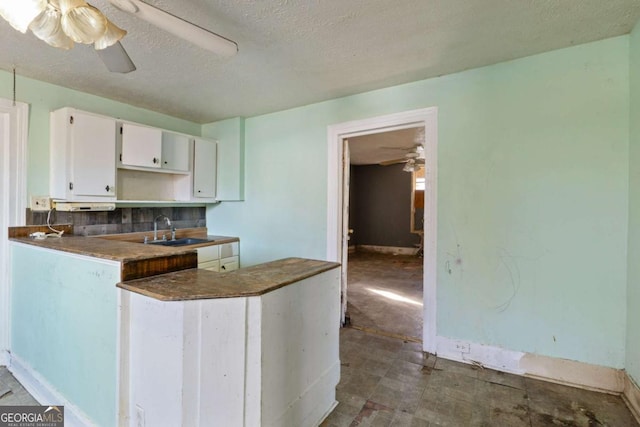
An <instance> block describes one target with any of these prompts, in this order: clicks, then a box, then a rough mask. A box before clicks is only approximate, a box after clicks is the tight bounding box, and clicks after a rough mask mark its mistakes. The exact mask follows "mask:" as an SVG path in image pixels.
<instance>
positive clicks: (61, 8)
mask: <svg viewBox="0 0 640 427" xmlns="http://www.w3.org/2000/svg"><path fill="white" fill-rule="evenodd" d="M109 2H110V3H111V4H113V5H114V6H115V7H116V8H118V9H119V10H121V11H124V12H127V13H130V14H132V15H134V16H136V17H138V18H140V19H142V20H144V21H147V22H149V23H150V24H152V25H155V26H156V27H158V28H160V29H162V30H164V31H167V32H169V33H171V34H173V35H174V36H176V37H179V38H182V39H184V40H186V41H188V42H190V43H193V44H195V45H196V46H199V47H201V48H203V49H206V50H209V51H211V52H213V53H216V54H218V55H222V56H232V55H235V54H236V53H237V52H238V45H237V44H236V43H235V42H234V41H232V40H229V39H227V38H225V37H222V36H220V35H218V34H216V33H213V32H211V31H209V30H206V29H204V28H202V27H199V26H197V25H195V24H193V23H191V22H188V21H185V20H184V19H182V18H180V17H177V16H175V15H172V14H170V13H168V12H165V11H164V10H162V9H158V8H157V7H155V6H151V5H150V4H148V3H145V2H143V1H141V0H109ZM0 16H2V17H3V18H4V19H5V20H7V21H8V22H9V23H10V24H11V26H12V27H14V28H15V29H17V30H18V31H20V32H22V33H25V32H26V31H27V29H30V30H31V31H32V32H33V33H34V34H35V36H36V37H38V38H39V39H41V40H43V41H45V42H46V43H48V44H49V45H51V46H53V47H57V48H61V49H71V48H72V47H73V44H74V42H75V43H84V44H93V45H94V47H95V49H96V51H97V52H98V55H99V56H100V58H101V59H102V61H103V62H104V63H105V65H106V66H107V68H108V69H109V71H112V72H117V73H128V72H131V71H134V70H135V69H136V67H135V65H134V64H133V61H131V58H129V55H128V54H127V52H126V51H125V50H124V47H123V46H122V44H121V43H120V40H121V39H122V38H123V37H124V36H125V35H126V34H127V32H126V31H125V30H123V29H121V28H118V27H117V26H116V25H115V24H113V23H112V22H111V21H109V20H108V19H107V18H106V17H105V16H104V15H103V14H102V12H100V11H99V10H98V9H96V8H95V7H93V6H91V5H90V4H88V3H87V2H86V1H85V0H20V1H19V2H18V1H15V0H0Z"/></svg>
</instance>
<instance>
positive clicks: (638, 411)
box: [622, 372, 640, 424]
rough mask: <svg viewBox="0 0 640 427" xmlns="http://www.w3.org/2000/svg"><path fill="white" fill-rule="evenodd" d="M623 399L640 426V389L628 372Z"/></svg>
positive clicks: (625, 375)
mask: <svg viewBox="0 0 640 427" xmlns="http://www.w3.org/2000/svg"><path fill="white" fill-rule="evenodd" d="M622 399H623V400H624V403H626V404H627V407H628V408H629V410H630V411H631V413H632V414H633V416H634V417H636V421H638V423H639V424H640V387H638V384H636V383H635V381H633V379H632V378H631V376H629V373H628V372H625V373H624V392H623V393H622Z"/></svg>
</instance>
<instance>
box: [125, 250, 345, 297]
mask: <svg viewBox="0 0 640 427" xmlns="http://www.w3.org/2000/svg"><path fill="white" fill-rule="evenodd" d="M339 266H340V264H338V263H335V262H327V261H317V260H311V259H304V258H285V259H281V260H278V261H272V262H267V263H264V264H259V265H256V266H253V267H248V268H241V269H239V270H235V271H230V272H225V273H216V272H214V271H208V270H201V269H197V268H193V269H189V270H182V271H177V272H174V273H167V274H161V275H158V276H153V277H146V278H143V279H138V280H131V281H127V282H123V283H118V285H117V286H118V287H119V288H122V289H126V290H128V291H131V292H135V293H138V294H141V295H145V296H148V297H151V298H155V299H158V300H161V301H185V300H196V299H216V298H237V297H249V296H258V295H263V294H265V293H267V292H271V291H274V290H276V289H278V288H281V287H283V286H286V285H289V284H291V283H295V282H299V281H300V280H303V279H306V278H309V277H312V276H315V275H317V274H320V273H323V272H325V271H329V270H332V269H334V268H338V267H339Z"/></svg>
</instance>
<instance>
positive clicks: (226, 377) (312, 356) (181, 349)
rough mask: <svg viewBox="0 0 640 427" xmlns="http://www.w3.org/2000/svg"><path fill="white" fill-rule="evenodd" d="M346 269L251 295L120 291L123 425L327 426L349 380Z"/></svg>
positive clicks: (121, 422) (121, 420)
mask: <svg viewBox="0 0 640 427" xmlns="http://www.w3.org/2000/svg"><path fill="white" fill-rule="evenodd" d="M339 273H340V269H339V268H334V269H332V270H329V271H325V272H323V273H320V274H318V275H315V276H312V277H309V278H306V279H303V280H301V281H298V282H295V283H292V284H288V285H286V286H284V287H281V288H278V289H275V290H273V291H270V292H268V293H265V294H262V295H259V296H248V297H234V298H217V299H195V300H186V301H160V300H158V299H154V298H151V297H148V296H144V295H140V294H138V293H133V292H129V291H127V290H120V291H119V292H120V309H121V310H120V315H121V322H120V324H121V331H120V343H121V348H120V353H121V365H120V385H119V387H120V393H119V395H120V402H119V404H120V406H119V418H120V425H128V426H136V427H138V426H154V427H156V426H158V427H160V426H171V427H175V426H203V427H204V426H222V427H234V426H247V427H255V426H265V427H266V426H274V427H275V426H277V427H283V426H291V427H305V426H309V427H311V426H317V425H318V424H320V422H321V421H322V420H323V419H324V418H325V417H326V416H327V415H328V414H329V412H330V411H331V410H332V409H333V408H334V407H335V405H336V399H335V387H336V385H337V384H338V382H339V379H340V361H339V354H338V345H339V344H338V343H339V327H340V325H339V318H340V312H339V310H340V284H339V277H340V274H339Z"/></svg>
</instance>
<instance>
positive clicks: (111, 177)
mask: <svg viewBox="0 0 640 427" xmlns="http://www.w3.org/2000/svg"><path fill="white" fill-rule="evenodd" d="M50 128H51V144H50V150H51V153H50V154H51V156H50V157H51V166H50V180H49V183H50V193H51V197H52V198H54V199H59V200H70V201H88V200H98V201H114V200H115V199H116V189H115V183H116V121H115V119H112V118H109V117H103V116H99V115H95V114H91V113H86V112H82V111H78V110H75V109H72V108H63V109H60V110H57V111H54V112H52V113H51V115H50Z"/></svg>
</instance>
